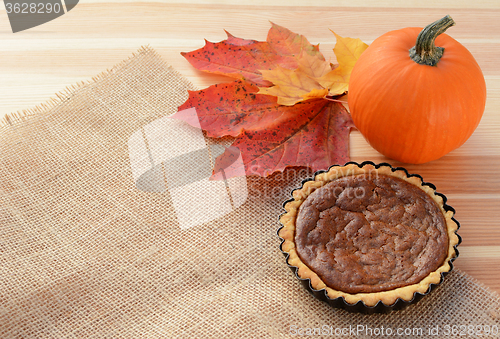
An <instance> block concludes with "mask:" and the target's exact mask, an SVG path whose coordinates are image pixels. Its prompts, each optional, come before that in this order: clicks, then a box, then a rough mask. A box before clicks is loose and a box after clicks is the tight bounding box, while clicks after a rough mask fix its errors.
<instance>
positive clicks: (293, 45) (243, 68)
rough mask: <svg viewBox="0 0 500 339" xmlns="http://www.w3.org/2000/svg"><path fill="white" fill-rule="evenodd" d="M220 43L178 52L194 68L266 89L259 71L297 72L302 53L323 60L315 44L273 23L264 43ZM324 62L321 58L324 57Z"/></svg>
mask: <svg viewBox="0 0 500 339" xmlns="http://www.w3.org/2000/svg"><path fill="white" fill-rule="evenodd" d="M226 34H227V36H228V38H227V39H226V40H224V41H221V42H219V43H212V42H209V41H206V40H205V46H204V47H202V48H200V49H197V50H195V51H192V52H189V53H181V54H182V55H183V56H184V57H185V58H186V59H187V60H188V61H189V62H190V63H191V65H193V66H194V67H195V68H197V69H199V70H201V71H205V72H209V73H216V74H223V75H226V76H229V77H232V78H236V79H242V80H243V79H244V80H247V81H251V82H253V83H255V84H257V85H259V86H269V85H271V83H270V82H268V81H266V80H264V79H262V74H261V72H260V70H271V69H274V68H276V67H278V66H280V67H284V68H289V69H296V68H297V67H298V65H299V64H298V62H297V59H298V57H300V56H301V55H303V54H307V55H312V56H318V57H319V58H323V55H322V54H321V53H320V52H319V47H318V45H312V44H310V43H309V41H307V39H306V38H305V37H304V36H303V35H299V34H295V33H293V32H291V31H290V30H288V29H286V28H284V27H281V26H279V25H276V24H274V23H272V27H271V29H270V30H269V33H268V35H267V40H266V41H264V42H261V41H255V40H247V39H241V38H237V37H234V36H233V35H231V34H230V33H228V32H226ZM323 59H324V58H323Z"/></svg>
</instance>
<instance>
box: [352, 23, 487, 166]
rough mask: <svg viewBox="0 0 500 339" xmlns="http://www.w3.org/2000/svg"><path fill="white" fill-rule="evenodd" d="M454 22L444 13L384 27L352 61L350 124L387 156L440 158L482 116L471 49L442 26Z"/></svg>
mask: <svg viewBox="0 0 500 339" xmlns="http://www.w3.org/2000/svg"><path fill="white" fill-rule="evenodd" d="M452 25H454V22H453V19H451V17H449V16H446V17H444V18H443V19H441V20H438V21H436V22H434V23H432V24H430V25H429V26H427V27H426V28H424V29H423V30H422V29H421V28H404V29H400V30H396V31H392V32H388V33H386V34H384V35H382V36H380V37H379V38H377V39H376V40H375V41H374V42H373V43H372V44H371V45H370V46H369V47H368V48H367V49H366V50H365V51H364V52H363V54H362V55H361V57H360V58H359V60H358V61H357V62H356V65H355V66H354V69H353V71H352V74H351V79H350V82H349V98H348V102H349V109H350V111H351V115H352V118H353V121H354V124H355V125H356V128H357V129H358V130H359V131H360V132H361V134H362V135H363V136H364V137H365V139H366V140H367V141H368V142H369V143H370V144H371V145H372V146H373V148H375V149H376V150H378V151H379V152H380V153H382V154H384V155H386V156H387V157H389V158H392V159H394V160H398V161H401V162H405V163H413V164H419V163H425V162H428V161H431V160H435V159H438V158H440V157H442V156H443V155H445V154H447V153H448V152H450V151H452V150H454V149H455V148H457V147H459V146H461V145H462V144H463V143H464V142H465V141H466V140H467V139H468V138H469V137H470V136H471V134H472V133H473V132H474V130H475V129H476V127H477V125H478V124H479V121H480V120H481V117H482V115H483V112H484V107H485V103H486V84H485V81H484V76H483V73H482V72H481V69H480V68H479V65H478V64H477V62H476V60H475V59H474V57H473V56H472V54H471V53H470V52H469V51H468V50H467V49H466V48H465V47H464V46H463V45H461V44H460V43H459V42H457V41H456V40H455V39H453V38H451V37H450V36H448V35H447V34H442V33H443V32H444V31H445V30H446V29H447V28H448V27H451V26H452ZM436 45H437V46H439V47H436Z"/></svg>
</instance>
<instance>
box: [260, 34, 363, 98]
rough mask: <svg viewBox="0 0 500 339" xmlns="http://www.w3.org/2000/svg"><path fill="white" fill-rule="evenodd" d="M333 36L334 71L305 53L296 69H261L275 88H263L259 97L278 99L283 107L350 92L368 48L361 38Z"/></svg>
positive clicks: (265, 77) (279, 67) (313, 56)
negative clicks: (355, 65)
mask: <svg viewBox="0 0 500 339" xmlns="http://www.w3.org/2000/svg"><path fill="white" fill-rule="evenodd" d="M332 32H333V31H332ZM333 34H335V37H336V38H337V43H336V44H335V48H334V49H333V51H334V53H335V56H336V57H337V62H338V63H339V64H338V67H335V68H333V69H332V66H331V65H330V63H329V62H327V61H325V59H324V58H323V57H322V56H320V55H310V54H306V53H303V54H302V55H301V56H300V57H299V58H298V60H297V63H298V67H297V68H296V69H294V70H290V69H287V68H284V67H281V66H278V67H276V68H274V69H272V70H260V72H261V73H262V78H263V79H264V80H267V81H269V82H271V83H272V84H273V85H274V86H272V87H259V94H266V95H273V96H276V97H277V98H278V103H279V104H280V105H287V106H292V105H295V104H296V103H298V102H301V101H304V100H307V99H312V98H324V97H326V96H328V95H329V96H337V95H341V94H343V93H345V92H347V90H348V87H349V79H350V76H351V72H352V69H353V68H354V64H355V63H356V61H357V60H358V58H359V56H360V55H361V53H363V51H364V50H365V49H366V48H367V47H368V45H367V44H365V43H364V42H362V41H361V40H360V39H352V38H343V37H341V36H340V35H338V34H336V33H335V32H333Z"/></svg>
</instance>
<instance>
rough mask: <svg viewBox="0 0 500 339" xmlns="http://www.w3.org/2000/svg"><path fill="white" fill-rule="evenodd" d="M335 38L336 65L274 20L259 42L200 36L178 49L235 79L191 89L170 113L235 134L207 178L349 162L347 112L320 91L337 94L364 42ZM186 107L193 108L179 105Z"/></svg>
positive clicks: (213, 131)
mask: <svg viewBox="0 0 500 339" xmlns="http://www.w3.org/2000/svg"><path fill="white" fill-rule="evenodd" d="M336 36H337V44H336V46H335V49H334V52H335V54H336V55H337V60H338V62H339V66H338V67H335V66H332V65H331V64H330V63H329V62H327V61H325V58H324V57H323V55H322V54H321V53H320V52H319V49H318V46H314V45H311V44H310V43H309V42H308V41H307V39H306V38H305V37H304V36H302V35H298V34H295V33H293V32H291V31H289V30H287V29H286V28H283V27H280V26H278V25H275V24H273V25H272V27H271V29H270V31H269V34H268V37H267V41H266V42H259V41H255V40H245V39H241V38H236V37H234V36H232V35H230V34H228V38H227V39H226V40H224V41H222V42H220V43H215V44H214V43H210V42H206V45H205V47H203V48H201V49H199V50H196V51H193V52H190V53H184V54H183V55H184V56H185V57H186V59H187V60H189V62H191V63H192V64H193V65H194V66H195V67H196V68H198V69H200V70H203V71H207V72H212V73H219V74H225V75H227V76H230V77H233V78H237V79H239V80H237V81H234V82H231V83H224V84H218V85H213V86H210V87H209V88H206V89H204V90H201V91H190V92H189V98H188V99H187V101H186V102H185V103H184V104H183V105H182V106H180V107H179V112H178V113H176V114H175V115H174V116H173V118H175V119H181V120H184V121H186V122H187V123H189V124H191V125H193V126H198V127H201V128H202V129H203V130H204V131H205V132H206V135H207V136H209V137H222V136H228V135H229V136H233V137H236V139H235V141H234V143H233V145H232V146H231V147H229V148H228V149H226V151H225V152H224V153H223V154H222V155H221V156H219V157H218V158H217V159H216V163H215V169H214V174H213V176H212V178H213V179H223V178H222V176H223V174H222V172H221V170H222V169H223V170H224V176H225V177H226V178H230V177H232V176H239V175H245V174H246V175H251V174H257V175H260V176H267V175H269V174H271V173H273V172H276V171H283V170H284V169H285V168H286V167H291V166H306V167H309V168H311V169H312V170H314V171H316V170H320V169H326V168H328V167H329V166H331V165H332V164H343V163H345V162H347V161H348V160H349V152H348V144H349V132H350V129H351V128H352V127H353V126H354V125H353V122H352V120H351V116H350V115H349V113H348V112H347V110H346V109H345V108H344V106H342V104H340V103H338V102H333V101H330V100H326V99H325V97H326V96H327V95H329V94H330V95H331V94H332V93H337V94H342V93H344V91H345V88H346V85H347V82H348V79H349V76H350V72H351V70H352V67H353V66H354V63H355V62H356V60H357V58H358V57H359V55H360V54H361V53H362V51H363V50H364V48H366V47H365V46H366V45H364V44H363V43H362V42H360V41H359V39H350V38H342V37H340V36H338V35H336ZM266 86H267V87H266ZM269 86H272V87H269ZM339 91H342V92H339ZM191 107H194V108H195V110H186V109H188V108H191ZM193 112H195V113H193ZM239 157H241V159H242V162H241V161H236V160H237V159H239ZM242 163H243V165H241V164H242ZM238 164H240V165H238ZM237 166H240V167H237Z"/></svg>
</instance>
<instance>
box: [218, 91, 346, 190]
mask: <svg viewBox="0 0 500 339" xmlns="http://www.w3.org/2000/svg"><path fill="white" fill-rule="evenodd" d="M285 107H287V108H288V109H287V110H286V111H285V112H284V113H285V114H283V115H282V116H281V117H280V119H277V120H276V121H275V122H274V124H273V125H271V126H266V128H261V129H256V130H252V131H244V132H243V133H242V134H241V135H240V136H239V137H238V138H237V139H236V141H235V142H234V143H233V144H232V145H231V147H230V148H229V149H226V151H225V152H224V153H223V154H222V155H221V156H220V157H218V158H217V159H216V161H215V166H214V175H213V176H212V179H217V180H221V179H223V175H222V171H221V170H224V175H225V177H227V178H230V177H233V176H238V175H240V174H241V173H246V175H259V176H268V175H270V174H272V173H274V172H276V171H283V170H284V169H285V168H287V167H294V166H302V167H303V166H306V167H309V168H310V169H312V170H313V171H318V170H321V169H327V168H328V167H330V166H331V165H332V164H344V163H346V162H348V161H349V155H348V154H349V143H348V137H349V132H350V129H351V128H352V127H354V124H353V123H352V120H351V116H350V115H349V113H348V112H347V110H346V109H345V108H344V106H342V104H340V103H338V102H329V101H326V100H322V99H314V100H308V101H304V102H300V103H298V104H296V105H294V106H285ZM235 150H237V152H235ZM239 154H241V157H242V160H243V161H242V164H243V168H241V167H238V165H239V164H241V162H238V161H235V160H236V159H235V158H237V157H238V156H239Z"/></svg>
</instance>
